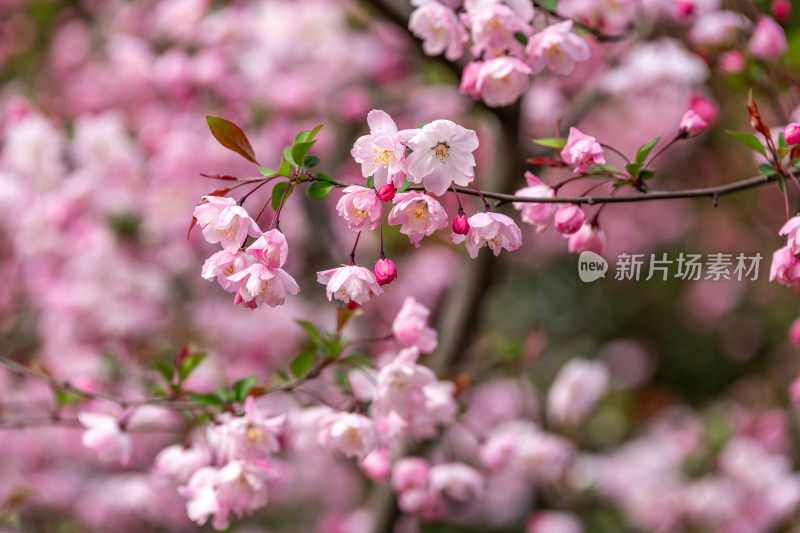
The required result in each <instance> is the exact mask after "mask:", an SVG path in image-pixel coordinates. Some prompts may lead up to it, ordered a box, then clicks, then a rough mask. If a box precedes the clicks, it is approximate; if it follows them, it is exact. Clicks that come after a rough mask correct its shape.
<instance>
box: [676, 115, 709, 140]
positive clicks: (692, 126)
mask: <svg viewBox="0 0 800 533" xmlns="http://www.w3.org/2000/svg"><path fill="white" fill-rule="evenodd" d="M707 127H708V124H707V123H706V121H705V120H703V119H702V118H701V117H700V115H698V114H697V113H696V112H695V111H694V110H693V109H690V110H689V111H687V112H686V113H684V115H683V118H681V123H680V126H679V129H680V132H681V133H682V134H683V135H684V136H686V137H694V136H695V135H700V134H701V133H703V131H705V129H706V128H707Z"/></svg>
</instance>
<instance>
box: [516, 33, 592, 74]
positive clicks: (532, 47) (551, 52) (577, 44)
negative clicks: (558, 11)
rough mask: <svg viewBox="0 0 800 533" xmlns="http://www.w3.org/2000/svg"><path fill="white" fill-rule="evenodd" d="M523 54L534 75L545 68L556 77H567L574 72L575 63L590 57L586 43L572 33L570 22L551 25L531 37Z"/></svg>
mask: <svg viewBox="0 0 800 533" xmlns="http://www.w3.org/2000/svg"><path fill="white" fill-rule="evenodd" d="M525 53H526V54H527V55H528V62H529V64H530V66H531V69H532V71H533V73H534V74H536V73H538V72H541V71H542V70H543V69H544V68H545V67H547V69H548V70H549V71H550V72H551V73H553V74H555V75H557V76H569V75H570V74H572V72H573V71H574V70H575V63H577V62H578V61H586V60H587V59H589V57H591V51H590V50H589V45H588V44H586V41H584V40H583V39H582V38H581V37H579V36H578V35H575V34H574V33H572V20H565V21H563V22H558V23H556V24H552V25H550V26H548V27H546V28H545V29H544V30H542V31H541V32H539V33H537V34H536V35H534V36H532V37H531V38H530V39H528V44H527V45H526V46H525Z"/></svg>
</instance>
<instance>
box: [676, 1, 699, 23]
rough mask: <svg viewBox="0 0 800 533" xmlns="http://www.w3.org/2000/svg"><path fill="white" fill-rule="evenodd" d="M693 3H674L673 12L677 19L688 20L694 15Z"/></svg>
mask: <svg viewBox="0 0 800 533" xmlns="http://www.w3.org/2000/svg"><path fill="white" fill-rule="evenodd" d="M694 8H695V5H694V1H693V0H678V1H677V2H675V12H676V13H677V15H678V18H681V19H688V18H689V17H691V16H692V15H693V14H694Z"/></svg>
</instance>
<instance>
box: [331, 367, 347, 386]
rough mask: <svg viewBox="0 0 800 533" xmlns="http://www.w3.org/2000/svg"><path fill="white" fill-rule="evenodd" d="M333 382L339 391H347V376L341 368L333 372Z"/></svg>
mask: <svg viewBox="0 0 800 533" xmlns="http://www.w3.org/2000/svg"><path fill="white" fill-rule="evenodd" d="M333 382H334V383H335V384H336V385H337V386H338V387H339V388H340V389H348V388H349V386H348V384H347V374H345V373H344V370H342V369H341V368H337V369H336V370H334V372H333Z"/></svg>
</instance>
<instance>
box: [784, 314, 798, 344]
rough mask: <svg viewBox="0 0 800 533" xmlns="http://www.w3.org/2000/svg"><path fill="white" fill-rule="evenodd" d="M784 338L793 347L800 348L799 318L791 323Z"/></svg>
mask: <svg viewBox="0 0 800 533" xmlns="http://www.w3.org/2000/svg"><path fill="white" fill-rule="evenodd" d="M786 336H787V338H788V339H789V342H791V343H792V344H793V345H794V346H796V347H800V318H796V319H795V320H794V322H792V325H791V326H790V327H789V331H788V332H787V335H786Z"/></svg>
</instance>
